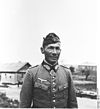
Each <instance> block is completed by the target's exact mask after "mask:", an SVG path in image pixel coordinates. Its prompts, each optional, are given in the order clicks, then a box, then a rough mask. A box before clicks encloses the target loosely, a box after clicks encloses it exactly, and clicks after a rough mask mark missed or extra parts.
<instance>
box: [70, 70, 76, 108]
mask: <svg viewBox="0 0 100 109" xmlns="http://www.w3.org/2000/svg"><path fill="white" fill-rule="evenodd" d="M68 84H69V86H68V108H78V105H77V99H76V92H75V87H74V84H73V80H72V75H71V72H70V71H69V81H68Z"/></svg>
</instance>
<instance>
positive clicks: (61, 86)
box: [59, 83, 68, 91]
mask: <svg viewBox="0 0 100 109" xmlns="http://www.w3.org/2000/svg"><path fill="white" fill-rule="evenodd" d="M67 87H68V83H65V84H62V85H60V86H59V91H61V90H64V89H66V88H67Z"/></svg>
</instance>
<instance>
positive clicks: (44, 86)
mask: <svg viewBox="0 0 100 109" xmlns="http://www.w3.org/2000/svg"><path fill="white" fill-rule="evenodd" d="M34 87H35V88H41V89H43V90H48V86H47V85H45V84H43V83H39V82H35V84H34Z"/></svg>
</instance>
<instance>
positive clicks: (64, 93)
mask: <svg viewBox="0 0 100 109" xmlns="http://www.w3.org/2000/svg"><path fill="white" fill-rule="evenodd" d="M20 107H21V108H30V107H33V108H77V100H76V94H75V88H74V85H73V81H72V76H71V73H70V71H69V69H68V68H65V67H63V66H61V65H57V66H55V69H54V70H53V69H52V70H51V69H50V68H49V66H48V65H42V64H41V65H39V66H36V67H31V68H29V69H28V71H27V73H26V75H25V78H24V82H23V85H22V89H21V92H20Z"/></svg>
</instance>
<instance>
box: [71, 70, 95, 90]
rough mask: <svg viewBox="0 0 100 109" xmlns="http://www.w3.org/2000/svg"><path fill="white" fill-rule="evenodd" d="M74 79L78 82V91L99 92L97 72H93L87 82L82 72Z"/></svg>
mask: <svg viewBox="0 0 100 109" xmlns="http://www.w3.org/2000/svg"><path fill="white" fill-rule="evenodd" d="M72 77H73V80H74V81H76V82H75V87H76V89H80V90H90V91H95V92H96V91H97V76H96V73H95V72H94V73H93V72H91V73H90V75H89V76H88V79H87V80H85V75H82V73H81V72H78V73H74V74H73V75H72Z"/></svg>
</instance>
